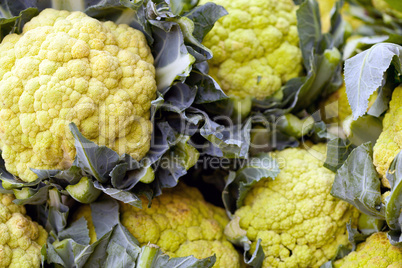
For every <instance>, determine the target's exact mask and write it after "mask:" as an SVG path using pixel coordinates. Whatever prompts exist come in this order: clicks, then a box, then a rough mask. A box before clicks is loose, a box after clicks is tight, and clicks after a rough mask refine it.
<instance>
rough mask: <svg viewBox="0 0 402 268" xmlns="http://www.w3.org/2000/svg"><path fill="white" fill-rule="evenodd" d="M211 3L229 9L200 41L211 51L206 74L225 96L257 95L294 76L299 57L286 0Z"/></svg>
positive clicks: (216, 0)
mask: <svg viewBox="0 0 402 268" xmlns="http://www.w3.org/2000/svg"><path fill="white" fill-rule="evenodd" d="M206 2H210V1H209V0H201V1H200V4H205V3H206ZM212 2H214V3H216V4H218V5H221V6H223V7H224V8H225V9H226V10H227V11H228V13H229V14H228V15H226V16H224V17H222V18H221V19H219V20H218V21H217V22H216V24H215V26H214V27H213V28H212V30H211V31H210V32H209V33H208V34H207V35H206V37H205V38H204V41H203V44H204V45H205V46H206V47H208V48H210V49H211V50H212V52H213V55H214V56H213V58H212V59H211V60H210V62H209V63H210V75H211V76H212V77H214V78H215V79H216V80H217V82H218V83H219V84H220V86H221V87H222V89H223V90H224V91H225V92H226V93H227V94H228V95H231V96H237V97H241V98H244V97H247V96H252V97H255V98H257V99H263V98H265V97H269V96H271V95H273V94H274V93H275V92H276V91H278V90H279V89H280V88H281V86H282V84H284V83H285V82H286V81H287V80H289V79H290V78H294V77H296V76H298V75H299V73H300V71H301V70H302V64H301V62H302V57H301V51H300V49H299V47H298V46H299V38H298V32H297V26H296V6H295V5H294V3H293V1H292V0H237V1H230V0H213V1H212Z"/></svg>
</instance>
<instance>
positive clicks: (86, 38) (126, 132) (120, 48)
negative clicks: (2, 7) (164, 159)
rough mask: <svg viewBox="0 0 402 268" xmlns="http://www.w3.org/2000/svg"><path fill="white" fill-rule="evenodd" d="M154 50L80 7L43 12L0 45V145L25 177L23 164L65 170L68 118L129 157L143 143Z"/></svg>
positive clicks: (28, 177) (69, 157)
mask: <svg viewBox="0 0 402 268" xmlns="http://www.w3.org/2000/svg"><path fill="white" fill-rule="evenodd" d="M155 96H156V82H155V68H154V66H153V57H152V54H151V51H150V48H149V47H148V45H147V41H146V39H145V37H144V35H143V34H142V33H141V32H140V31H137V30H135V29H133V28H130V27H129V26H127V25H124V24H123V25H116V24H115V23H113V22H110V21H109V22H100V21H98V20H96V19H93V18H91V17H88V16H87V15H85V14H84V13H82V12H72V13H70V12H67V11H58V10H53V9H46V10H44V11H42V12H41V13H40V14H39V15H38V16H37V17H35V18H33V19H32V20H31V21H30V22H29V23H27V24H26V25H25V27H24V30H23V33H22V34H21V35H16V34H11V35H8V36H6V37H5V38H4V40H3V41H2V43H1V44H0V147H1V148H0V149H1V150H2V156H3V158H4V160H5V163H6V168H7V170H8V171H9V172H11V173H12V174H14V175H16V176H18V177H20V178H21V179H22V180H24V181H33V180H35V179H36V175H35V174H34V173H33V172H32V171H30V169H29V168H36V169H65V168H68V167H69V166H70V165H71V163H72V161H73V160H74V157H75V148H74V143H73V138H72V135H71V133H70V131H69V129H68V124H69V123H70V122H74V123H75V124H76V125H77V126H78V128H79V130H80V131H81V132H82V134H83V135H84V136H85V137H87V138H88V139H90V140H92V141H94V142H96V143H97V144H99V145H106V146H107V147H110V148H112V149H113V150H115V151H117V152H118V153H119V154H123V153H127V154H130V155H131V156H132V157H134V158H135V159H140V158H141V157H143V156H144V155H145V154H146V152H147V151H148V150H149V147H150V138H151V131H152V126H151V123H150V121H149V116H150V111H149V110H150V106H151V101H152V100H153V99H154V98H155Z"/></svg>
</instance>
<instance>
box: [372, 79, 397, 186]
mask: <svg viewBox="0 0 402 268" xmlns="http://www.w3.org/2000/svg"><path fill="white" fill-rule="evenodd" d="M382 126H383V132H382V133H381V135H380V137H379V138H378V140H377V142H376V144H375V145H374V149H373V163H374V165H375V166H376V168H377V172H378V173H379V174H380V175H381V176H382V184H383V185H384V186H385V187H388V188H390V184H389V181H388V180H387V178H386V177H385V174H386V173H387V170H388V168H389V166H390V165H391V162H392V160H394V158H395V156H396V155H397V154H398V153H399V151H400V150H401V149H402V87H401V86H400V87H397V88H396V89H395V90H394V92H393V93H392V99H391V101H390V103H389V109H388V111H387V113H386V114H385V116H384V120H383V121H382Z"/></svg>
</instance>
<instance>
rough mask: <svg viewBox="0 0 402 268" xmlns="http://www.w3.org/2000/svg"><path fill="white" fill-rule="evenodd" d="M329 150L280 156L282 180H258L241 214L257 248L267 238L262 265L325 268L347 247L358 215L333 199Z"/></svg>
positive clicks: (297, 150)
mask: <svg viewBox="0 0 402 268" xmlns="http://www.w3.org/2000/svg"><path fill="white" fill-rule="evenodd" d="M325 150H326V146H325V145H324V144H320V145H314V146H312V147H311V148H310V149H309V150H304V149H300V148H290V149H285V150H283V151H280V152H278V153H276V154H275V158H276V159H277V160H278V162H279V163H281V164H280V166H281V172H280V173H279V175H278V176H277V178H275V179H274V180H272V179H264V180H261V181H259V182H258V183H257V184H256V185H255V186H253V188H252V189H251V190H250V191H249V192H248V194H247V196H246V198H245V200H244V205H243V206H242V207H241V208H240V209H238V210H237V211H236V213H235V215H236V216H238V217H239V218H240V227H241V228H242V229H243V230H245V231H247V237H248V238H249V239H250V240H251V241H252V247H251V248H252V250H254V249H255V245H256V242H257V241H258V239H261V240H262V243H261V245H262V248H263V250H264V253H265V259H264V262H263V267H284V268H285V267H286V268H292V267H320V265H322V264H323V263H325V262H327V261H328V260H329V259H331V258H332V257H333V256H334V255H335V253H336V250H337V248H338V245H340V244H344V245H346V244H348V236H347V233H346V223H347V222H349V220H350V218H351V217H352V218H353V219H356V218H357V217H358V212H357V210H355V209H353V208H352V206H351V205H349V204H348V203H346V202H344V201H341V200H338V199H336V198H335V197H333V196H331V194H330V191H331V187H332V183H333V181H334V178H335V174H334V173H333V172H332V171H330V170H328V169H326V168H324V167H323V161H322V160H320V159H325Z"/></svg>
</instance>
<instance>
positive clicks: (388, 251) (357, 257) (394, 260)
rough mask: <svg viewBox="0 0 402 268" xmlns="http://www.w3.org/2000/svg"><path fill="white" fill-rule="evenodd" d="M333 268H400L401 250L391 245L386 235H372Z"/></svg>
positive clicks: (401, 265)
mask: <svg viewBox="0 0 402 268" xmlns="http://www.w3.org/2000/svg"><path fill="white" fill-rule="evenodd" d="M334 266H335V268H365V267H375V268H397V267H402V249H401V248H398V247H395V246H393V245H391V243H390V242H389V240H388V238H387V234H386V233H382V232H379V233H375V234H372V235H371V236H370V237H368V238H367V240H366V241H365V242H363V243H361V244H359V245H358V246H357V249H356V251H353V252H351V253H349V255H347V256H346V257H344V258H343V259H340V260H338V261H336V262H335V263H334Z"/></svg>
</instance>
